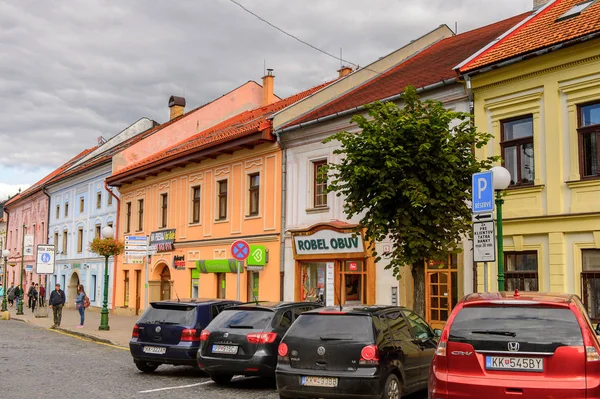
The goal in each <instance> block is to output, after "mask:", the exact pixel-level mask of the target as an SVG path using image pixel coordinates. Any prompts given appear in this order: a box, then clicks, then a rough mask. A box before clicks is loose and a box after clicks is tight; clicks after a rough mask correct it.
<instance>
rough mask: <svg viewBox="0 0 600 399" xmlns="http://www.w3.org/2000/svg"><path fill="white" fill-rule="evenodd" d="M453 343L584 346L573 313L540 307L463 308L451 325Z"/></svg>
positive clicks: (567, 310) (566, 310) (568, 310)
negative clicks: (527, 343) (529, 343)
mask: <svg viewBox="0 0 600 399" xmlns="http://www.w3.org/2000/svg"><path fill="white" fill-rule="evenodd" d="M450 339H451V340H457V341H463V342H465V341H466V342H468V341H487V342H493V341H496V342H498V341H500V342H508V341H515V340H518V341H521V342H523V341H526V342H539V343H552V344H554V345H556V344H558V345H559V346H580V345H583V337H582V335H581V329H580V328H579V324H578V322H577V319H576V317H575V315H574V314H573V312H572V311H571V310H570V309H555V308H540V307H467V308H464V309H462V310H461V311H460V312H459V313H458V314H457V315H456V318H455V319H454V322H453V323H452V326H451V328H450Z"/></svg>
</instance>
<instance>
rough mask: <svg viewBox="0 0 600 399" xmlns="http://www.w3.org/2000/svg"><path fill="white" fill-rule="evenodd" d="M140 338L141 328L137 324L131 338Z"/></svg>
mask: <svg viewBox="0 0 600 399" xmlns="http://www.w3.org/2000/svg"><path fill="white" fill-rule="evenodd" d="M139 337H140V328H139V327H138V325H137V324H136V325H135V326H133V331H132V332H131V338H139Z"/></svg>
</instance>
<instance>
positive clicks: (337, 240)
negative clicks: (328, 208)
mask: <svg viewBox="0 0 600 399" xmlns="http://www.w3.org/2000/svg"><path fill="white" fill-rule="evenodd" d="M294 246H295V249H296V255H322V254H344V253H362V252H364V244H363V239H362V236H361V235H360V234H358V233H340V232H337V231H334V230H319V231H317V232H316V233H314V234H312V235H296V236H294Z"/></svg>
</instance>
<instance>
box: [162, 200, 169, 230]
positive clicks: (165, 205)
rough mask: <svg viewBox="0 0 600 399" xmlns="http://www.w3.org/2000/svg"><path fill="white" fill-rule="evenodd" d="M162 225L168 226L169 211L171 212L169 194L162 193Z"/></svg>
mask: <svg viewBox="0 0 600 399" xmlns="http://www.w3.org/2000/svg"><path fill="white" fill-rule="evenodd" d="M160 210H161V212H160V227H161V228H164V227H167V223H168V220H167V218H168V213H169V195H168V194H166V193H165V194H161V195H160Z"/></svg>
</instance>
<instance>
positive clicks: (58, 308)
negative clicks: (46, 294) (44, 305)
mask: <svg viewBox="0 0 600 399" xmlns="http://www.w3.org/2000/svg"><path fill="white" fill-rule="evenodd" d="M66 300H67V297H66V296H65V292H64V291H63V290H61V289H60V284H56V287H55V290H54V291H52V293H51V294H50V300H49V301H48V304H49V305H50V307H51V308H52V313H53V314H54V325H53V326H52V328H56V327H60V321H61V319H62V309H63V306H64V304H65V302H66Z"/></svg>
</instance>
